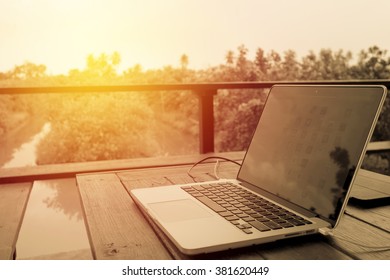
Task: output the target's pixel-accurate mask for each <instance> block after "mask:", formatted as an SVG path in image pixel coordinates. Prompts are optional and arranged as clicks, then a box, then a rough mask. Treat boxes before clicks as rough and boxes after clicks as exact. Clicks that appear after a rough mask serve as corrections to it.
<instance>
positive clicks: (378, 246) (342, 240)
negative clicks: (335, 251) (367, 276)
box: [329, 215, 390, 260]
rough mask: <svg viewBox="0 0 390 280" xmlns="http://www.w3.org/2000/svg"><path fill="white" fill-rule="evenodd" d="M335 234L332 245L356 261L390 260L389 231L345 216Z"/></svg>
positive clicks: (331, 239)
mask: <svg viewBox="0 0 390 280" xmlns="http://www.w3.org/2000/svg"><path fill="white" fill-rule="evenodd" d="M333 234H334V236H332V237H329V241H330V242H331V244H332V245H333V246H335V247H337V248H339V249H340V250H341V251H343V252H344V253H346V254H348V255H350V256H351V257H353V258H355V259H365V260H390V233H389V232H388V231H384V230H381V229H378V228H376V227H373V226H371V225H370V224H367V223H365V222H363V221H360V220H358V219H355V218H353V217H350V216H349V215H344V216H343V219H342V220H341V222H340V224H339V226H338V227H337V228H336V229H335V230H334V232H333ZM352 242H353V243H357V244H353V243H352Z"/></svg>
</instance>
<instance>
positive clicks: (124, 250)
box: [0, 152, 390, 260]
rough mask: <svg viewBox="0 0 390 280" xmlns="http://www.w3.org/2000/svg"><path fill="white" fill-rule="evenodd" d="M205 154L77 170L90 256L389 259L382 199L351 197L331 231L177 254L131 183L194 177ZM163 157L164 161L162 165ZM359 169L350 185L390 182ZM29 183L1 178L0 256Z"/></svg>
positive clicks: (388, 214) (388, 222)
mask: <svg viewBox="0 0 390 280" xmlns="http://www.w3.org/2000/svg"><path fill="white" fill-rule="evenodd" d="M224 156H227V157H229V158H231V159H234V160H241V159H242V157H243V153H242V152H237V153H227V154H224ZM203 157H205V156H204V155H198V156H193V157H183V158H173V159H172V158H169V157H168V158H166V159H163V160H162V161H161V160H159V164H157V165H158V167H156V165H154V166H155V167H150V166H152V164H150V162H151V161H153V160H151V161H148V166H145V165H138V166H136V165H134V166H132V167H131V168H130V169H129V170H125V169H123V170H120V171H113V172H100V173H88V174H78V175H77V176H76V178H77V184H78V188H79V192H80V197H81V204H82V207H83V211H84V219H85V224H86V227H87V232H88V235H89V240H90V245H91V250H92V254H93V257H94V258H95V259H102V260H111V259H189V258H191V259H386V260H389V259H390V247H389V246H390V204H389V203H388V200H387V202H385V203H383V205H380V204H378V203H374V204H371V205H370V204H366V205H365V206H364V207H362V206H357V205H356V204H352V203H349V205H348V207H347V209H346V213H345V215H344V216H343V218H342V220H341V222H340V224H339V226H338V227H337V229H336V230H335V231H334V236H333V237H324V236H322V235H319V234H318V235H312V236H305V237H296V238H292V239H288V240H283V241H277V242H273V243H269V244H263V245H258V246H252V247H247V248H241V249H235V250H229V251H223V252H218V253H212V254H203V255H198V256H194V257H189V256H186V255H183V254H182V253H180V252H179V251H178V250H177V249H176V247H175V246H174V245H173V244H172V243H171V242H170V241H169V239H168V238H167V237H166V236H165V235H164V234H163V233H162V232H161V231H160V230H159V228H158V227H156V225H155V224H154V223H153V222H152V221H151V220H149V219H148V218H147V217H145V216H144V215H143V214H142V213H141V212H140V210H139V209H138V207H137V206H136V205H135V204H134V202H133V200H132V199H131V197H130V196H129V191H130V190H131V189H134V188H140V187H155V186H161V185H168V184H178V183H191V182H194V180H193V179H192V178H191V177H190V176H188V175H187V170H188V169H189V167H190V166H191V163H193V162H196V161H197V160H199V159H201V158H203ZM162 162H165V163H166V165H170V166H164V164H161V163H162ZM138 163H139V162H138ZM213 169H214V163H206V164H201V165H199V166H197V167H195V168H194V169H193V170H192V172H191V174H193V175H195V177H196V180H197V181H204V180H213V179H215V178H214V175H213ZM237 171H238V166H236V165H234V164H231V163H228V162H222V163H221V165H220V168H219V173H218V174H219V176H220V177H221V178H235V176H236V174H237ZM359 172H360V173H359V174H360V175H359V178H360V179H359V180H358V182H359V184H355V185H354V188H353V191H354V192H356V193H358V194H361V193H366V194H367V193H368V194H370V193H373V192H374V191H373V190H371V189H370V186H373V185H377V184H381V185H383V186H385V187H388V188H390V177H388V176H383V175H379V174H376V173H372V172H367V171H359ZM31 186H32V182H25V183H7V184H0V259H12V257H13V256H14V253H15V242H16V239H17V235H18V231H19V228H20V225H21V221H22V218H23V214H24V209H25V207H26V204H27V201H28V197H29V192H30V190H31ZM382 202H383V200H382ZM366 206H367V207H366ZM346 240H350V241H352V242H354V243H356V244H353V243H351V242H348V241H346ZM366 246H370V247H366ZM384 246H386V247H384ZM371 247H372V248H371ZM377 247H382V248H377Z"/></svg>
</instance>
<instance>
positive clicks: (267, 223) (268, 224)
mask: <svg viewBox="0 0 390 280" xmlns="http://www.w3.org/2000/svg"><path fill="white" fill-rule="evenodd" d="M264 225H266V226H267V227H269V228H271V229H281V228H282V227H281V226H280V225H278V224H276V223H274V222H271V221H269V222H264Z"/></svg>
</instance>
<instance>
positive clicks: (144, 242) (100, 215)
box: [77, 174, 171, 260]
mask: <svg viewBox="0 0 390 280" xmlns="http://www.w3.org/2000/svg"><path fill="white" fill-rule="evenodd" d="M77 183H78V186H79V191H80V195H81V199H82V206H83V210H84V214H85V221H86V226H87V231H88V234H89V238H90V243H91V249H92V252H93V256H94V258H95V259H103V260H104V259H171V256H170V255H169V254H168V253H167V251H166V249H165V248H164V246H163V245H162V244H161V242H160V240H159V238H158V237H157V236H156V234H155V233H154V231H153V230H152V229H151V228H150V226H149V225H148V224H147V223H146V222H145V218H144V217H143V216H142V215H141V213H140V212H139V210H138V208H137V207H136V206H135V204H134V202H133V200H132V199H131V198H130V196H129V194H128V193H127V192H126V190H125V188H124V187H123V185H122V184H121V182H120V180H119V179H118V177H117V176H116V175H115V174H97V175H80V176H77Z"/></svg>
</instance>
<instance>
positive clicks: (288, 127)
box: [239, 87, 382, 220]
mask: <svg viewBox="0 0 390 280" xmlns="http://www.w3.org/2000/svg"><path fill="white" fill-rule="evenodd" d="M331 88H332V89H331V90H330V89H329V88H328V89H327V90H325V88H324V89H322V90H320V91H318V92H317V93H315V91H314V88H311V87H309V88H303V87H295V88H294V89H292V88H291V87H289V88H287V87H276V88H273V90H272V91H271V93H270V95H269V97H268V100H267V103H266V106H265V108H264V111H263V113H262V115H261V118H260V121H259V124H258V127H257V129H256V132H255V134H254V136H253V139H252V142H251V144H250V147H249V149H248V152H247V155H246V157H245V160H244V163H243V166H242V168H241V170H240V173H239V178H240V179H241V180H243V181H246V182H248V183H251V184H252V185H255V186H258V187H261V188H262V189H263V190H266V191H268V192H270V193H273V194H275V195H277V196H279V197H281V198H284V199H286V200H289V201H290V202H292V203H295V204H297V205H300V206H302V207H304V208H306V209H309V210H311V211H313V212H315V213H317V214H319V215H320V216H322V217H325V218H328V219H330V220H335V219H336V218H337V217H336V215H337V214H338V212H339V210H340V207H341V205H342V202H343V200H344V198H345V194H346V191H347V189H348V187H349V182H350V180H351V178H352V176H353V172H354V170H355V168H356V165H357V164H358V161H359V158H360V154H361V151H362V149H363V147H364V144H365V142H366V138H367V135H368V134H369V131H370V128H371V123H372V120H373V119H374V117H375V115H376V112H377V108H378V105H379V104H380V101H381V97H382V93H381V92H382V90H378V89H377V90H374V92H373V93H369V94H367V91H370V90H367V88H366V89H357V88H354V89H351V88H343V89H340V88H334V87H331ZM371 91H372V89H371Z"/></svg>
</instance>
